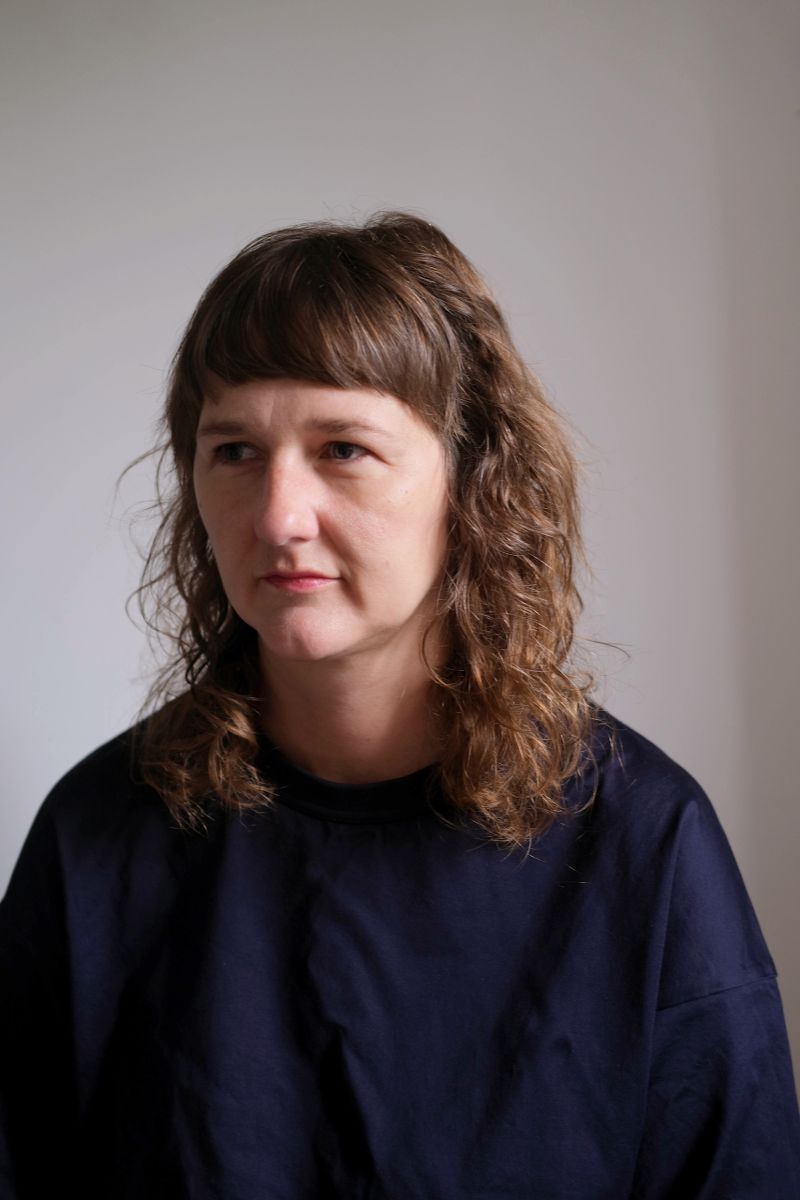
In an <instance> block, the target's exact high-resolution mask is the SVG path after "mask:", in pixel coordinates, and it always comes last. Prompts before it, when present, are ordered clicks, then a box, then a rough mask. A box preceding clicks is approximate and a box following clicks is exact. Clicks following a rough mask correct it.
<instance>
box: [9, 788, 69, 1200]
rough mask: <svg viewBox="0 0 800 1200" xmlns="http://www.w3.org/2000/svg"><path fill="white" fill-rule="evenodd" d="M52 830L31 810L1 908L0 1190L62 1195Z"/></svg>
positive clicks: (61, 1035)
mask: <svg viewBox="0 0 800 1200" xmlns="http://www.w3.org/2000/svg"><path fill="white" fill-rule="evenodd" d="M66 928H67V923H66V918H65V912H64V902H63V888H62V885H61V869H60V859H59V854H58V844H57V837H56V832H55V829H54V827H53V823H52V821H51V818H50V813H49V811H48V807H47V805H44V806H43V807H42V809H40V811H39V813H38V814H37V817H36V819H35V821H34V823H33V825H32V827H31V830H30V832H29V834H28V837H27V839H26V841H25V844H24V846H23V848H22V851H21V853H20V856H19V859H18V861H17V864H16V867H15V869H14V872H13V874H12V876H11V881H10V883H9V886H8V890H7V892H6V895H5V897H4V899H3V901H2V903H0V1194H2V1196H3V1197H4V1198H6V1197H7V1198H8V1200H28V1198H29V1197H30V1198H31V1200H34V1198H36V1200H40V1198H41V1197H43V1196H50V1195H53V1196H55V1195H58V1194H60V1193H61V1192H63V1191H64V1190H65V1185H66V1183H67V1181H68V1179H69V1177H70V1174H71V1162H72V1154H73V1151H74V1146H75V1129H76V1111H77V1109H76V1103H75V1089H74V1082H73V1080H74V1074H73V1067H72V1060H73V1054H72V1047H71V1005H70V989H69V969H68V960H69V954H68V944H67V936H66Z"/></svg>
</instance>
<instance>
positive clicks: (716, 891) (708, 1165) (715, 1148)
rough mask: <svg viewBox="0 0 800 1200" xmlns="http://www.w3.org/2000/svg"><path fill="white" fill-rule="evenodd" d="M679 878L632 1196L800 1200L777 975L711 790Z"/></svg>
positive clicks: (689, 822) (688, 833)
mask: <svg viewBox="0 0 800 1200" xmlns="http://www.w3.org/2000/svg"><path fill="white" fill-rule="evenodd" d="M698 790H699V789H698ZM673 871H674V874H673V879H672V886H671V898H670V906H669V916H668V921H667V929H666V940H665V945H664V954H663V961H662V978H661V985H660V995H659V1004H658V1009H657V1011H656V1013H655V1020H654V1027H653V1034H652V1053H651V1061H650V1074H649V1087H648V1097H647V1104H646V1112H645V1118H644V1131H643V1136H642V1139H641V1143H640V1150H639V1157H638V1162H637V1167H636V1174H635V1184H634V1187H633V1190H632V1193H631V1200H800V1116H799V1115H798V1108H797V1098H796V1093H795V1086H794V1080H793V1076H792V1064H791V1056H790V1050H789V1042H788V1037H787V1032H786V1025H785V1021H784V1015H783V1009H782V1005H781V998H780V994H779V992H778V985H777V979H776V972H775V967H774V964H773V961H772V959H771V957H770V954H769V951H768V949H767V946H766V944H765V942H764V938H763V936H762V933H761V930H760V928H759V925H758V921H757V919H756V916H755V913H754V911H753V908H752V905H751V903H750V899H749V897H748V895H747V892H746V889H745V885H744V882H743V880H742V877H741V874H740V872H739V869H738V866H737V864H736V862H735V860H734V857H733V853H732V851H731V848H730V845H729V844H728V841H727V839H726V837H725V834H724V832H723V830H722V827H721V825H720V823H719V820H718V818H717V816H716V814H715V812H714V810H713V808H712V807H711V804H710V802H709V801H708V799H707V798H706V797H705V795H704V794H703V793H702V792H700V795H699V797H697V798H696V799H695V800H693V801H692V802H691V803H690V804H689V805H688V806H687V808H686V811H685V812H684V814H683V817H682V821H681V827H680V831H679V835H678V839H677V845H676V852H675V856H674V861H673Z"/></svg>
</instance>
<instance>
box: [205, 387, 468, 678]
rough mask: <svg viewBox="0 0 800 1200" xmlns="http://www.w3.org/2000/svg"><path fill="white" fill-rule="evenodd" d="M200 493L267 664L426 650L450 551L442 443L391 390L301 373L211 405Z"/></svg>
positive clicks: (227, 390)
mask: <svg viewBox="0 0 800 1200" xmlns="http://www.w3.org/2000/svg"><path fill="white" fill-rule="evenodd" d="M194 488H195V495H196V498H197V504H198V508H199V511H200V516H201V519H202V521H203V524H204V526H205V528H206V532H207V534H208V538H209V542H210V544H211V548H212V550H213V552H214V557H215V559H216V562H217V567H218V569H219V572H220V576H221V579H222V584H223V587H224V588H225V592H226V594H227V596H228V599H229V601H230V603H231V606H232V607H233V609H234V610H235V611H236V612H237V613H238V615H239V616H240V617H241V619H242V620H243V621H245V622H246V623H247V624H248V625H251V626H252V627H253V628H254V629H255V630H256V631H257V632H258V636H259V641H260V645H261V655H262V661H263V662H265V665H268V664H269V663H270V662H271V661H273V660H276V661H277V660H287V659H294V660H305V661H310V660H324V659H335V658H342V657H343V656H352V655H357V654H363V653H365V652H370V651H373V650H378V649H380V650H383V649H385V648H386V647H388V646H389V645H390V644H394V645H395V646H396V647H397V648H398V649H402V648H403V647H405V648H410V647H418V646H419V640H420V635H421V632H422V630H423V628H424V625H425V624H426V618H427V617H428V615H429V611H430V600H431V596H432V592H433V590H434V589H435V586H436V585H437V584H438V582H439V580H440V578H441V573H442V569H443V565H444V560H445V554H446V548H447V523H448V504H447V472H446V464H445V456H444V450H443V447H442V444H441V442H440V441H439V439H438V438H437V437H436V435H435V434H434V433H433V432H432V431H431V430H430V429H429V428H428V426H427V425H425V424H424V423H423V422H422V420H421V419H420V418H419V417H418V416H417V414H416V413H415V411H414V410H413V409H411V408H410V407H409V406H408V405H406V404H404V403H403V402H402V401H400V400H398V399H396V398H395V397H393V396H387V395H383V394H381V393H378V392H373V391H370V390H366V389H355V390H349V391H344V390H340V389H338V388H332V387H328V386H324V385H320V384H315V383H308V382H305V381H298V380H291V379H271V380H266V381H263V380H262V381H255V382H251V383H245V384H241V385H238V386H225V387H223V388H222V389H221V390H220V391H218V392H217V393H215V395H214V398H213V400H206V402H205V404H204V406H203V410H202V412H201V414H200V421H199V425H198V431H197V450H196V453H195V462H194Z"/></svg>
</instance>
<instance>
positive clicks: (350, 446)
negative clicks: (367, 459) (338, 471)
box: [325, 442, 367, 462]
mask: <svg viewBox="0 0 800 1200" xmlns="http://www.w3.org/2000/svg"><path fill="white" fill-rule="evenodd" d="M325 449H326V452H327V455H328V457H329V458H332V459H334V461H335V462H356V461H357V460H358V459H359V458H363V456H364V455H365V454H366V453H367V451H366V450H365V449H364V447H363V446H357V445H355V443H354V442H329V443H328V445H327V446H326V447H325Z"/></svg>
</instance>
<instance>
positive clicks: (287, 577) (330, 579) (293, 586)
mask: <svg viewBox="0 0 800 1200" xmlns="http://www.w3.org/2000/svg"><path fill="white" fill-rule="evenodd" d="M260 578H261V581H262V583H268V584H269V585H270V587H274V588H277V589H278V590H279V591H281V592H314V591H317V590H318V589H319V588H321V587H325V585H326V584H329V583H335V581H336V578H335V576H333V575H317V574H315V573H314V572H313V571H275V572H273V573H272V574H270V575H262V576H261V577H260Z"/></svg>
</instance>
